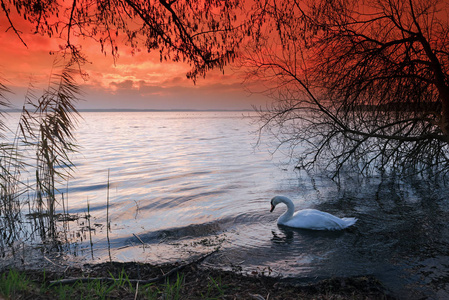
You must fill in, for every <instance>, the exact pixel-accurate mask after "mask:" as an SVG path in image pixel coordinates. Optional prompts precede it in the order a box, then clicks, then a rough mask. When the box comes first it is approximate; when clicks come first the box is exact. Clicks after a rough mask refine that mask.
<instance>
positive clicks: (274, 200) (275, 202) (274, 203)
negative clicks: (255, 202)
mask: <svg viewBox="0 0 449 300" xmlns="http://www.w3.org/2000/svg"><path fill="white" fill-rule="evenodd" d="M280 202H281V201H280V198H279V196H276V197H273V199H271V209H270V212H273V210H274V208H275V207H276V205H278V204H279V203H280Z"/></svg>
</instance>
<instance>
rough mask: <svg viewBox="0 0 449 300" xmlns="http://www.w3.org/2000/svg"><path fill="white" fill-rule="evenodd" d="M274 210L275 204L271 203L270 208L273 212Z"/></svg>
mask: <svg viewBox="0 0 449 300" xmlns="http://www.w3.org/2000/svg"><path fill="white" fill-rule="evenodd" d="M273 210H274V205H273V204H271V209H270V212H273Z"/></svg>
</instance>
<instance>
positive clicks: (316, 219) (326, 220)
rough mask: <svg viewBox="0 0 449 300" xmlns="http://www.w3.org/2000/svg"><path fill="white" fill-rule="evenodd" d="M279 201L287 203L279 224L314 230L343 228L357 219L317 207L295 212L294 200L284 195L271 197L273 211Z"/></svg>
mask: <svg viewBox="0 0 449 300" xmlns="http://www.w3.org/2000/svg"><path fill="white" fill-rule="evenodd" d="M279 203H285V205H287V211H286V212H285V213H284V214H282V215H281V216H280V217H279V219H278V221H277V223H278V225H284V226H288V227H294V228H303V229H312V230H341V229H344V228H346V227H349V226H351V225H354V224H355V222H356V221H357V219H356V218H339V217H336V216H334V215H331V214H329V213H327V212H323V211H319V210H316V209H303V210H299V211H297V212H296V213H294V211H295V205H294V204H293V202H292V200H290V199H289V198H287V197H284V196H276V197H274V198H273V199H271V210H270V212H273V210H274V208H275V207H276V205H278V204H279Z"/></svg>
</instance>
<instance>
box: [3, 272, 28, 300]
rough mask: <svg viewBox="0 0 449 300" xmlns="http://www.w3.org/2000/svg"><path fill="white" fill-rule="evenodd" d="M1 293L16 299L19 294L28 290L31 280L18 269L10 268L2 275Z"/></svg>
mask: <svg viewBox="0 0 449 300" xmlns="http://www.w3.org/2000/svg"><path fill="white" fill-rule="evenodd" d="M0 278H1V279H0V294H1V295H2V296H4V297H6V298H9V299H16V298H18V295H20V294H22V293H26V292H28V290H29V289H30V280H29V279H28V278H27V276H26V275H25V274H24V273H22V272H19V271H17V270H9V271H8V272H5V273H3V274H2V275H1V277H0Z"/></svg>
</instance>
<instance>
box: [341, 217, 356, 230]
mask: <svg viewBox="0 0 449 300" xmlns="http://www.w3.org/2000/svg"><path fill="white" fill-rule="evenodd" d="M342 220H343V224H344V225H343V228H346V227H349V226H352V225H354V224H355V222H357V218H342Z"/></svg>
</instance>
